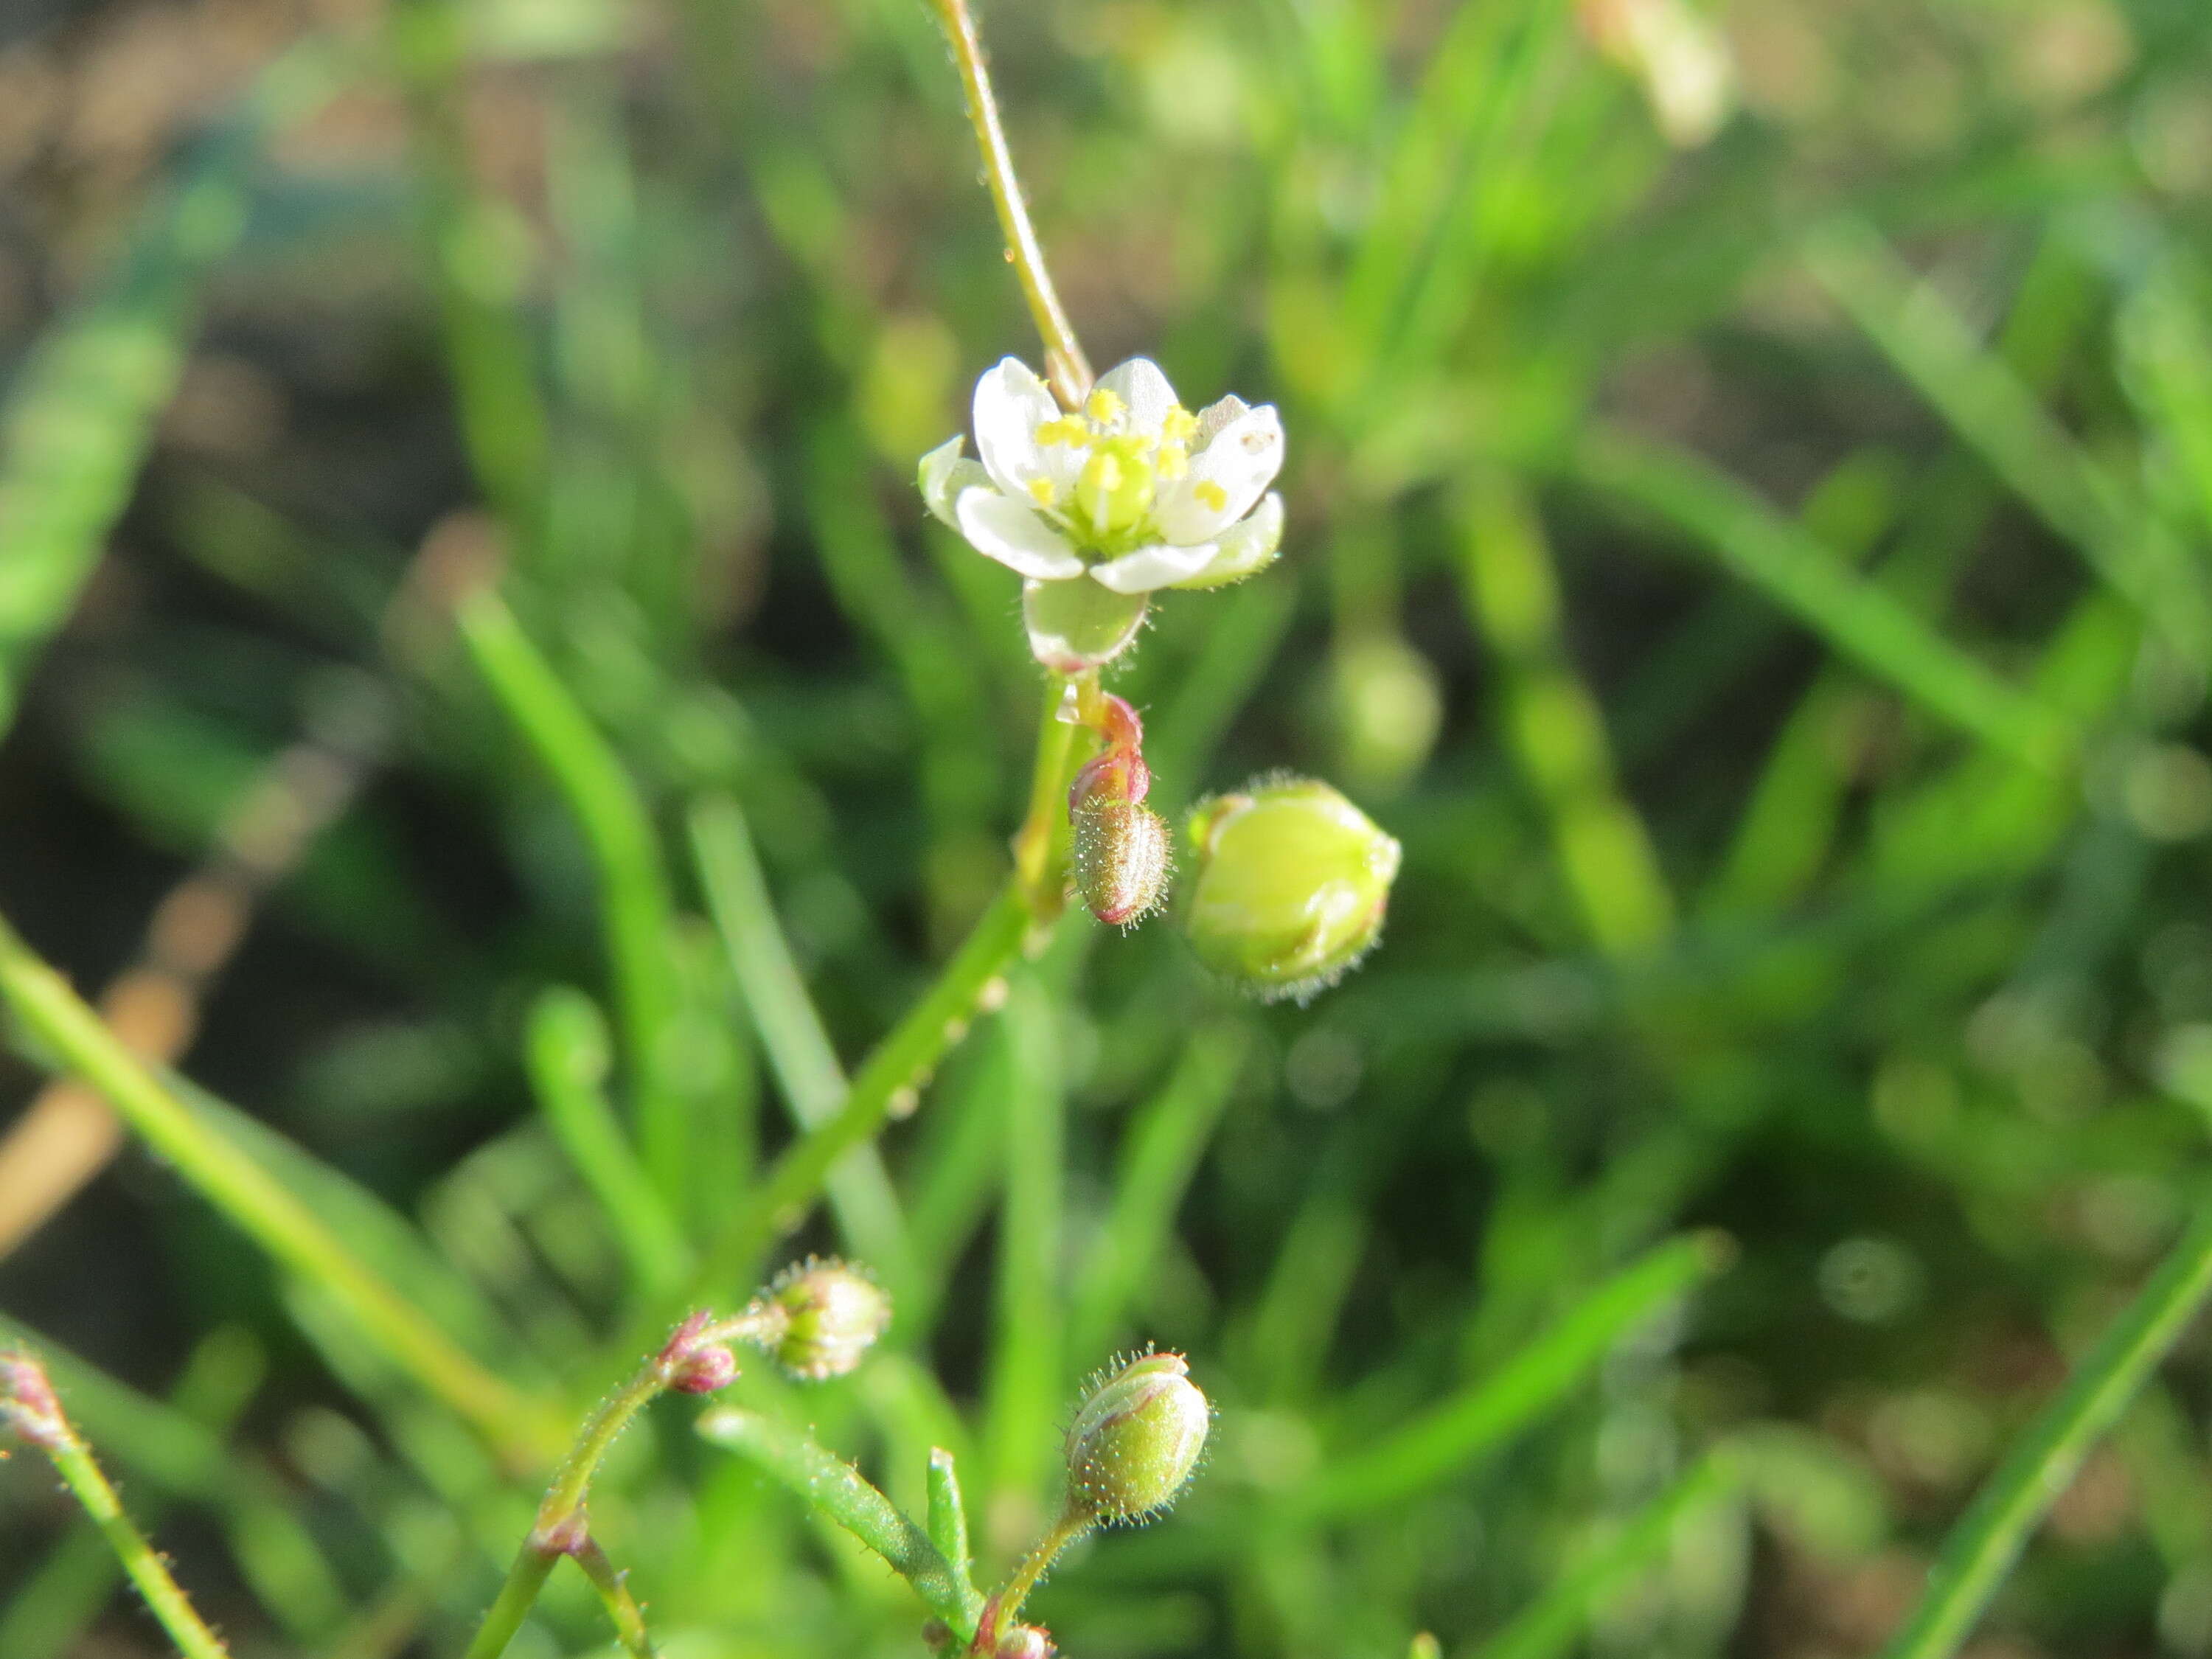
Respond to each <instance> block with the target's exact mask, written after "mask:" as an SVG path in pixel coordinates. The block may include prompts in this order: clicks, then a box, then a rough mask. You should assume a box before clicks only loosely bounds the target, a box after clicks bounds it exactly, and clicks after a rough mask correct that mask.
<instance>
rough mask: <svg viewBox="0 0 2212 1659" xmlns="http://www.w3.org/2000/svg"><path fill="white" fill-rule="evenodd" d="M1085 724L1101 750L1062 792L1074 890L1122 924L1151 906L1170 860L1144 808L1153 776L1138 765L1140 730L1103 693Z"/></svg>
mask: <svg viewBox="0 0 2212 1659" xmlns="http://www.w3.org/2000/svg"><path fill="white" fill-rule="evenodd" d="M1088 723H1089V724H1090V725H1091V728H1092V729H1093V730H1094V731H1096V732H1097V733H1098V735H1099V737H1100V738H1101V739H1102V740H1103V747H1102V748H1101V749H1100V750H1099V751H1098V753H1097V756H1095V757H1093V758H1092V759H1091V761H1090V762H1089V763H1086V764H1085V766H1084V768H1083V769H1082V770H1081V771H1079V772H1078V773H1077V774H1076V775H1075V781H1074V783H1073V785H1071V786H1070V787H1069V788H1068V792H1067V816H1068V821H1069V822H1070V823H1072V824H1073V826H1074V829H1075V845H1074V849H1073V851H1074V858H1073V863H1074V866H1075V890H1076V891H1078V892H1079V893H1080V894H1082V895H1083V902H1085V904H1087V905H1089V906H1090V907H1091V915H1094V916H1096V917H1097V918H1098V920H1099V921H1103V922H1105V923H1107V924H1108V925H1109V926H1110V927H1127V926H1128V925H1129V924H1131V923H1133V922H1135V921H1139V920H1140V919H1142V918H1143V917H1144V916H1146V915H1148V914H1150V913H1151V911H1152V909H1153V908H1156V907H1157V906H1158V903H1159V902H1160V899H1161V896H1163V895H1164V893H1165V892H1166V890H1167V878H1168V872H1169V871H1170V869H1171V868H1172V867H1173V865H1174V858H1173V854H1172V853H1171V852H1170V846H1169V836H1168V827H1167V825H1166V824H1165V823H1163V822H1162V821H1161V818H1160V816H1159V814H1158V813H1157V812H1155V811H1152V808H1151V807H1149V806H1146V805H1145V804H1144V801H1145V795H1146V792H1147V791H1149V790H1150V789H1151V788H1152V772H1151V770H1150V769H1148V768H1147V767H1146V765H1145V753H1144V741H1145V727H1144V723H1143V722H1142V721H1141V720H1139V719H1138V718H1137V711H1136V710H1135V709H1133V708H1130V707H1129V705H1128V704H1127V703H1126V702H1122V701H1121V698H1119V697H1116V696H1104V697H1102V698H1100V699H1099V702H1098V704H1097V708H1096V709H1095V710H1093V711H1091V714H1090V715H1089V716H1088Z"/></svg>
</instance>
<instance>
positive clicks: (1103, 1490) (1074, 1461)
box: [1067, 1353, 1212, 1524]
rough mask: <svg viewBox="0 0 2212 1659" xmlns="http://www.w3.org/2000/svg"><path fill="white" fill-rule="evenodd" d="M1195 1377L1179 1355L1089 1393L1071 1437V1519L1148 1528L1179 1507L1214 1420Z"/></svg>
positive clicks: (1152, 1359) (1159, 1357)
mask: <svg viewBox="0 0 2212 1659" xmlns="http://www.w3.org/2000/svg"><path fill="white" fill-rule="evenodd" d="M1189 1372H1190V1368H1189V1366H1188V1365H1186V1364H1184V1363H1183V1358H1182V1355H1181V1354H1177V1353H1154V1354H1146V1355H1145V1356H1144V1357H1143V1358H1139V1359H1133V1360H1131V1361H1130V1362H1129V1363H1128V1364H1126V1365H1123V1366H1122V1367H1121V1369H1120V1370H1116V1371H1115V1372H1114V1373H1113V1374H1112V1375H1110V1376H1106V1377H1104V1378H1103V1380H1102V1381H1101V1382H1100V1383H1098V1384H1097V1386H1096V1387H1095V1388H1093V1389H1091V1395H1090V1397H1089V1398H1088V1399H1086V1400H1085V1401H1084V1402H1083V1404H1082V1405H1081V1407H1079V1408H1078V1409H1077V1411H1076V1413H1075V1421H1074V1423H1073V1425H1071V1426H1070V1427H1069V1429H1068V1431H1067V1507H1068V1511H1069V1514H1070V1515H1071V1516H1074V1517H1077V1518H1079V1519H1083V1520H1087V1521H1090V1522H1098V1523H1105V1524H1111V1523H1113V1522H1123V1521H1143V1520H1147V1519H1149V1518H1150V1517H1151V1516H1154V1515H1157V1514H1158V1513H1159V1511H1160V1510H1164V1509H1165V1508H1166V1507H1167V1506H1168V1505H1169V1504H1172V1503H1173V1502H1175V1499H1176V1493H1178V1492H1181V1491H1182V1488H1183V1483H1184V1482H1185V1481H1187V1480H1189V1479H1190V1476H1191V1472H1192V1471H1193V1470H1194V1469H1195V1468H1197V1467H1198V1458H1199V1454H1200V1452H1202V1451H1204V1450H1205V1449H1206V1428H1207V1426H1208V1425H1209V1423H1210V1422H1211V1420H1212V1408H1211V1407H1208V1406H1207V1404H1206V1396H1205V1395H1203V1394H1201V1393H1200V1392H1199V1389H1198V1385H1197V1384H1196V1383H1193V1382H1192V1381H1191V1380H1190V1375H1189Z"/></svg>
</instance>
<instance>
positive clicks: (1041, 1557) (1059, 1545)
mask: <svg viewBox="0 0 2212 1659" xmlns="http://www.w3.org/2000/svg"><path fill="white" fill-rule="evenodd" d="M1092 1525H1093V1522H1092V1521H1091V1517H1090V1516H1087V1515H1082V1514H1079V1513H1078V1512H1077V1511H1075V1510H1072V1509H1071V1510H1066V1511H1065V1512H1063V1513H1062V1514H1061V1516H1060V1519H1059V1520H1057V1521H1055V1522H1053V1525H1052V1530H1051V1531H1050V1532H1048V1533H1047V1534H1045V1535H1044V1536H1043V1537H1042V1538H1041V1539H1039V1540H1038V1541H1037V1543H1036V1548H1035V1549H1032V1550H1031V1551H1030V1553H1028V1554H1027V1555H1025V1556H1024V1557H1023V1558H1022V1564H1021V1565H1019V1566H1018V1567H1016V1568H1015V1569H1014V1576H1013V1577H1011V1578H1009V1579H1008V1580H1006V1588H1005V1589H1002V1590H1000V1592H999V1595H998V1600H997V1601H996V1602H994V1605H993V1613H992V1617H993V1619H994V1620H995V1621H996V1622H995V1628H996V1629H998V1630H1001V1631H1003V1630H1006V1628H1007V1627H1009V1626H1012V1625H1013V1624H1014V1623H1015V1622H1016V1621H1018V1620H1019V1619H1020V1618H1021V1613H1022V1604H1023V1603H1024V1601H1028V1600H1029V1599H1030V1591H1031V1590H1033V1589H1036V1587H1037V1585H1038V1583H1040V1582H1041V1581H1042V1579H1043V1577H1044V1576H1045V1574H1046V1573H1048V1572H1049V1571H1051V1570H1052V1564H1053V1563H1054V1561H1056V1560H1058V1559H1060V1552H1061V1551H1062V1550H1064V1549H1066V1547H1068V1546H1069V1545H1070V1544H1073V1542H1074V1541H1076V1540H1077V1539H1079V1538H1080V1537H1082V1536H1083V1534H1085V1533H1086V1532H1089V1531H1090V1530H1091V1526H1092Z"/></svg>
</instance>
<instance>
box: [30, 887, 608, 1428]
mask: <svg viewBox="0 0 2212 1659" xmlns="http://www.w3.org/2000/svg"><path fill="white" fill-rule="evenodd" d="M0 997H4V998H5V999H6V1000H7V1001H8V1003H9V1006H11V1007H12V1008H13V1009H14V1011H15V1017H16V1018H18V1019H20V1020H21V1022H22V1024H23V1026H24V1028H25V1029H26V1030H27V1031H28V1032H29V1033H30V1035H31V1036H32V1037H33V1039H35V1041H36V1042H38V1043H39V1044H40V1046H41V1047H42V1048H46V1049H47V1050H49V1051H51V1052H52V1054H54V1055H55V1056H57V1057H58V1061H59V1063H60V1065H61V1066H63V1067H64V1069H66V1070H68V1071H70V1072H71V1073H75V1074H76V1075H77V1076H79V1077H81V1078H82V1079H84V1080H85V1081H86V1082H87V1083H88V1084H90V1085H92V1086H93V1087H94V1088H95V1089H98V1090H99V1091H100V1093H101V1094H103V1095H105V1096H106V1097H107V1099H108V1102H109V1103H110V1104H112V1106H114V1108H115V1109H116V1110H117V1111H118V1112H119V1113H120V1114H121V1115H122V1116H123V1119H124V1121H125V1122H126V1123H128V1124H129V1125H130V1126H131V1128H132V1130H133V1131H135V1132H136V1133H137V1134H138V1135H140V1136H141V1137H143V1139H145V1141H146V1142H147V1144H148V1145H149V1146H151V1147H152V1148H153V1149H154V1150H155V1152H158V1153H160V1154H161V1156H162V1157H163V1158H167V1160H168V1162H169V1163H170V1164H173V1166H174V1167H175V1169H176V1170H177V1173H178V1174H179V1176H181V1177H182V1178H183V1179H184V1180H185V1182H186V1183H187V1184H188V1185H190V1186H191V1187H192V1188H194V1189H195V1190H197V1192H198V1193H200V1194H201V1195H202V1196H203V1197H204V1198H206V1199H207V1200H208V1201H209V1202H210V1203H211V1204H213V1205H214V1206H216V1208H217V1209H219V1210H221V1211H222V1212H224V1213H225V1214H226V1215H228V1217H229V1218H230V1219H231V1220H232V1221H233V1222H234V1223H236V1224H237V1225H238V1226H239V1227H240V1229H241V1230H242V1231H245V1232H246V1234H247V1235H248V1236H249V1237H252V1239H253V1240H254V1241H255V1242H256V1243H258V1244H259V1245H260V1246H261V1247H262V1248H263V1249H264V1250H266V1251H268V1253H269V1254H270V1255H271V1256H273V1257H275V1258H276V1260H277V1261H280V1262H282V1263H283V1265H284V1266H285V1267H287V1268H288V1269H289V1270H290V1271H291V1272H293V1273H298V1274H300V1275H301V1277H302V1278H304V1279H309V1280H311V1281H313V1283H314V1284H316V1285H319V1286H321V1287H322V1288H324V1289H325V1290H326V1291H328V1292H329V1293H330V1295H331V1297H333V1299H334V1300H336V1301H337V1303H338V1304H341V1305H342V1306H343V1308H344V1309H345V1310H346V1313H347V1314H348V1315H349V1316H350V1317H351V1318H352V1319H353V1320H355V1321H356V1322H358V1324H359V1325H360V1327H361V1328H362V1331H363V1333H364V1334H367V1335H368V1337H369V1338H371V1339H372V1340H374V1342H375V1343H376V1344H377V1346H379V1347H380V1348H381V1349H382V1350H383V1352H385V1354H386V1356H387V1357H388V1358H391V1359H392V1361H394V1362H395V1363H396V1364H398V1365H399V1366H400V1367H401V1368H402V1369H403V1370H405V1371H406V1372H408V1373H409V1374H410V1376H413V1377H414V1378H415V1379H416V1382H417V1383H420V1384H421V1385H422V1386H423V1387H424V1388H426V1389H428V1390H429V1391H430V1392H431V1393H432V1394H434V1395H437V1396H438V1398H439V1399H441V1400H442V1401H444V1402H445V1403H446V1404H447V1406H448V1407H451V1408H452V1409H453V1411H454V1412H456V1413H459V1415H460V1416H462V1417H463V1418H465V1419H467V1420H468V1421H469V1422H470V1423H471V1424H472V1425H475V1426H476V1428H477V1430H478V1431H480V1432H482V1433H483V1436H484V1437H485V1438H486V1439H487V1440H488V1441H489V1442H490V1443H492V1444H493V1445H495V1446H497V1447H499V1448H501V1449H502V1450H503V1451H504V1452H505V1453H506V1455H507V1456H508V1457H510V1458H511V1459H513V1461H514V1462H517V1463H519V1464H520V1465H523V1466H525V1467H527V1466H530V1465H532V1464H534V1463H536V1462H538V1461H539V1460H540V1459H542V1458H544V1457H548V1456H550V1455H553V1454H554V1453H556V1452H557V1450H558V1449H559V1447H560V1445H561V1444H562V1442H563V1441H564V1440H565V1439H566V1437H567V1431H566V1429H565V1427H564V1426H563V1425H561V1424H559V1423H558V1422H557V1421H556V1419H553V1418H552V1417H551V1415H550V1413H547V1412H546V1410H545V1409H544V1407H542V1406H540V1405H539V1404H538V1402H537V1401H532V1399H530V1398H529V1397H528V1396H527V1395H524V1394H522V1393H521V1392H520V1390H519V1389H516V1388H515V1386H514V1385H513V1383H508V1382H507V1381H506V1380H505V1379H504V1378H502V1377H499V1376H494V1375H493V1374H492V1373H491V1372H490V1371H489V1370H485V1369H484V1368H483V1366H482V1365H481V1364H478V1363H477V1361H476V1360H475V1359H473V1358H470V1357H469V1356H468V1355H467V1354H466V1353H465V1352H462V1351H461V1350H460V1348H459V1347H458V1346H456V1345H455V1344H454V1343H453V1340H451V1339H450V1338H448V1337H447V1335H446V1334H445V1333H444V1332H442V1331H441V1330H440V1329H439V1328H437V1327H436V1326H435V1325H434V1324H433V1323H432V1322H430V1320H429V1319H428V1316H426V1315H425V1314H424V1313H423V1312H422V1310H420V1309H419V1308H418V1307H417V1306H416V1304H414V1303H413V1302H411V1301H410V1300H409V1299H408V1298H407V1297H404V1296H403V1295H401V1294H400V1292H399V1291H397V1290H395V1289H394V1288H393V1287H392V1285H391V1284H390V1283H389V1282H388V1281H387V1280H386V1279H384V1278H382V1277H381V1276H380V1275H379V1274H378V1273H376V1272H375V1271H374V1270H373V1269H372V1268H370V1267H368V1265H367V1264H366V1263H365V1262H363V1261H362V1260H361V1259H360V1258H359V1257H358V1256H356V1255H355V1254H354V1253H353V1251H352V1250H351V1249H349V1248H348V1247H347V1246H346V1245H345V1244H344V1243H342V1242H341V1241H340V1239H339V1237H338V1235H337V1232H336V1231H333V1230H332V1226H331V1221H330V1220H329V1219H328V1218H327V1217H326V1215H325V1213H324V1212H323V1211H321V1210H320V1209H319V1208H318V1207H317V1205H316V1203H315V1202H312V1201H310V1200H308V1199H307V1198H304V1197H302V1196H301V1194H299V1193H298V1192H297V1191H295V1190H294V1189H293V1188H291V1187H288V1186H287V1185H285V1184H284V1183H283V1182H280V1181H279V1180H278V1179H277V1178H276V1176H274V1175H272V1174H271V1173H270V1171H269V1170H268V1169H266V1168H265V1167H264V1165H263V1164H260V1163H258V1162H257V1161H256V1160H255V1159H254V1158H252V1157H251V1156H249V1155H248V1154H247V1153H246V1152H244V1151H242V1150H240V1147H239V1146H237V1145H235V1144H234V1142H232V1141H230V1140H228V1139H225V1138H224V1137H223V1136H222V1135H221V1134H219V1133H216V1131H215V1130H213V1129H212V1128H211V1127H210V1126H209V1124H208V1123H207V1122H206V1121H204V1119H202V1118H201V1117H200V1116H199V1115H197V1114H195V1113H194V1112H193V1111H192V1110H191V1108H189V1107H188V1106H186V1105H185V1103H183V1102H182V1101H181V1100H179V1098H178V1097H177V1096H176V1095H175V1094H174V1093H173V1092H172V1091H169V1090H168V1089H167V1087H165V1086H164V1085H162V1083H161V1081H160V1080H159V1079H156V1078H155V1075H154V1074H153V1073H151V1072H150V1071H149V1070H148V1069H147V1067H146V1066H145V1065H144V1063H143V1061H141V1060H139V1059H138V1057H137V1055H135V1054H131V1052H130V1051H129V1050H128V1049H126V1048H124V1047H123V1046H122V1044H120V1043H119V1042H117V1041H116V1040H115V1037H114V1035H113V1034H112V1032H110V1031H109V1030H108V1029H107V1028H106V1026H105V1025H104V1024H101V1023H100V1016H99V1015H97V1014H95V1013H94V1012H93V1011H92V1010H91V1009H90V1008H89V1007H88V1006H85V1004H84V1002H83V1000H82V999H80V998H79V997H78V996H77V994H76V993H75V992H74V991H72V990H71V989H70V987H69V984H68V982H67V981H65V980H64V979H63V978H62V976H61V975H59V974H58V973H56V972H55V971H54V970H53V969H51V968H49V967H48V966H46V963H44V962H42V961H40V959H39V958H38V957H36V956H35V955H33V953H32V951H30V949H29V948H28V947H27V945H24V943H23V941H22V940H21V938H19V937H18V936H17V935H16V933H15V930H14V929H13V928H12V927H9V925H8V924H7V923H6V922H5V921H0ZM311 1162H312V1160H308V1159H307V1158H304V1155H303V1156H302V1158H301V1160H300V1164H301V1165H305V1164H309V1163H311ZM287 1174H288V1176H289V1178H290V1179H292V1180H294V1181H295V1182H296V1180H297V1179H298V1176H299V1170H298V1169H296V1168H295V1170H289V1171H288V1172H287ZM332 1179H333V1180H334V1181H335V1180H336V1179H337V1177H336V1176H335V1175H333V1176H332ZM319 1196H320V1195H319Z"/></svg>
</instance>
